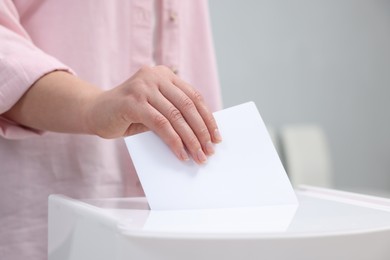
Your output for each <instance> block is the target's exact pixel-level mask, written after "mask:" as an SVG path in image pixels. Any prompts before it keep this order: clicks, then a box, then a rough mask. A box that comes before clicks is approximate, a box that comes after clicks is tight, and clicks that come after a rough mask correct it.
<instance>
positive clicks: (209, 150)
mask: <svg viewBox="0 0 390 260" xmlns="http://www.w3.org/2000/svg"><path fill="white" fill-rule="evenodd" d="M205 148H206V152H207V155H212V154H214V152H215V151H214V145H213V144H212V143H211V142H210V141H208V142H207V143H206V145H205Z"/></svg>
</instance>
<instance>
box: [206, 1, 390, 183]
mask: <svg viewBox="0 0 390 260" xmlns="http://www.w3.org/2000/svg"><path fill="white" fill-rule="evenodd" d="M209 5H210V15H211V21H212V26H213V34H214V42H215V47H216V52H217V60H218V65H219V74H220V79H221V85H222V92H223V100H224V106H225V107H229V106H232V105H237V104H240V103H242V102H245V101H249V100H253V101H255V102H256V104H257V106H258V108H259V110H260V112H261V114H262V116H263V119H264V121H265V122H266V124H269V125H273V126H275V127H281V126H283V125H286V124H297V123H315V124H319V125H321V126H322V127H323V129H324V130H325V133H326V134H327V137H328V140H329V146H330V149H331V153H332V154H331V156H332V160H333V169H334V172H335V181H336V187H338V188H352V189H355V188H358V189H360V188H363V189H382V190H390V153H389V150H390V138H389V133H390V117H389V114H390V113H389V111H390V102H388V101H389V98H390V88H389V86H390V1H384V0H383V1H377V0H322V1H319V0H295V1H289V0H266V1H265V0H210V1H209Z"/></svg>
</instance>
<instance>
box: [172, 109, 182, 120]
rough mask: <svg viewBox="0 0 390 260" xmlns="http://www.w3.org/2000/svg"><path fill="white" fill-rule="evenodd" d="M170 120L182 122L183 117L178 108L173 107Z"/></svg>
mask: <svg viewBox="0 0 390 260" xmlns="http://www.w3.org/2000/svg"><path fill="white" fill-rule="evenodd" d="M169 118H170V120H171V121H172V122H177V121H180V120H182V119H183V116H182V114H181V113H180V111H179V110H178V109H177V108H175V107H172V108H171V109H170V111H169Z"/></svg>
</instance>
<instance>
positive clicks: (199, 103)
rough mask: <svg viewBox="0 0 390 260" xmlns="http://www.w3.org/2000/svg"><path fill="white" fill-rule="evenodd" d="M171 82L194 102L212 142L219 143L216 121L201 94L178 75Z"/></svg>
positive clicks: (219, 136) (219, 135)
mask: <svg viewBox="0 0 390 260" xmlns="http://www.w3.org/2000/svg"><path fill="white" fill-rule="evenodd" d="M173 84H175V86H177V87H178V88H179V89H180V90H182V91H183V92H184V93H185V94H186V95H187V96H188V97H190V98H191V100H192V101H193V102H194V104H195V106H196V109H197V110H198V112H199V114H200V115H201V117H202V118H203V120H204V122H205V124H206V126H207V128H208V130H209V133H210V134H211V139H212V142H213V143H219V142H221V141H222V137H221V134H220V132H219V130H218V126H217V122H216V121H215V118H214V116H213V114H212V113H211V112H210V110H209V109H208V107H207V105H206V103H205V102H204V100H203V96H202V95H201V94H200V93H199V92H198V91H197V90H195V89H194V88H193V87H192V86H191V85H190V84H188V83H187V82H185V81H184V80H182V79H180V78H179V77H176V76H175V77H174V79H173Z"/></svg>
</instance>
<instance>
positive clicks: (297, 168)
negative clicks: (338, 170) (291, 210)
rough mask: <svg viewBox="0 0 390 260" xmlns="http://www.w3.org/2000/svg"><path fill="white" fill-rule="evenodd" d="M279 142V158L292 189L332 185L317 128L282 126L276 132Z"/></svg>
mask: <svg viewBox="0 0 390 260" xmlns="http://www.w3.org/2000/svg"><path fill="white" fill-rule="evenodd" d="M279 142H280V149H281V151H282V153H281V155H282V156H281V157H282V160H283V161H284V166H285V168H286V172H287V174H288V175H289V177H290V180H291V183H292V184H293V186H295V187H297V186H299V185H303V184H305V185H313V186H320V187H332V186H333V185H332V169H331V168H332V167H331V159H330V153H329V147H328V143H327V140H326V137H325V134H324V131H323V130H322V129H321V128H320V127H319V126H317V125H288V126H284V127H283V128H281V130H280V140H279Z"/></svg>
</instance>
